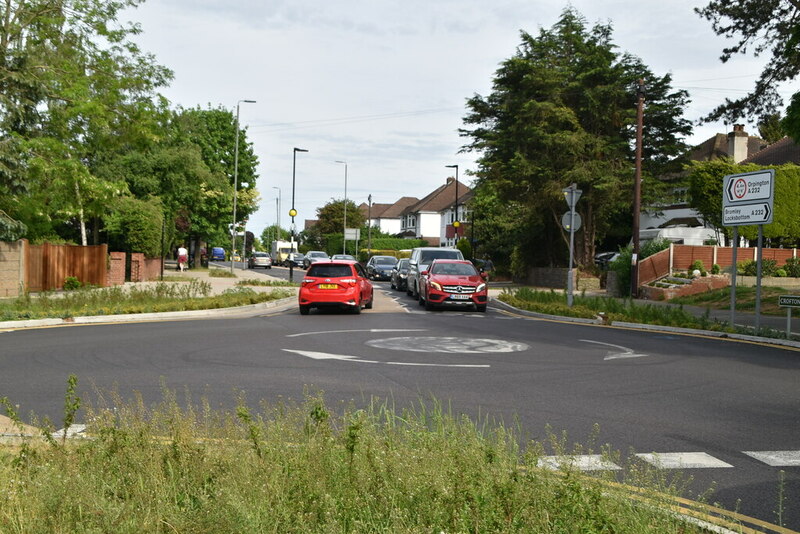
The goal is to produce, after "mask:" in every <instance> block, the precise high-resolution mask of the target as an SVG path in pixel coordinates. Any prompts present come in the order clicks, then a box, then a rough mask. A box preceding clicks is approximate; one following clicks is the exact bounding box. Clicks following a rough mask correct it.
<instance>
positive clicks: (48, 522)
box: [0, 377, 702, 534]
mask: <svg viewBox="0 0 800 534" xmlns="http://www.w3.org/2000/svg"><path fill="white" fill-rule="evenodd" d="M70 379H71V382H70V385H71V386H72V388H73V390H72V391H71V392H70V391H68V395H67V400H68V402H67V403H66V404H65V412H66V413H65V416H66V417H65V419H66V418H69V417H74V415H75V411H76V410H77V408H78V407H79V406H80V399H79V398H77V397H75V396H74V385H75V383H74V380H73V377H70ZM0 401H3V402H2V404H4V405H5V406H6V408H7V410H8V409H9V407H10V405H11V403H10V402H8V400H7V399H0ZM182 404H184V403H178V402H177V400H176V395H175V394H174V392H171V391H167V390H164V397H163V401H162V402H161V403H160V404H159V405H157V406H153V407H148V406H145V404H144V402H143V401H142V399H141V398H138V397H137V398H134V399H132V400H128V401H123V400H122V399H121V398H120V396H119V395H117V394H114V393H101V394H99V395H98V401H97V402H96V404H95V406H93V407H92V406H90V407H89V408H88V409H87V411H86V418H85V420H86V422H87V425H88V432H89V436H90V438H91V439H87V440H63V441H62V440H60V439H57V437H56V436H53V435H52V434H49V433H47V432H46V433H45V434H46V435H45V437H46V438H47V439H46V440H45V441H39V442H35V443H34V442H32V441H31V442H26V443H23V445H22V447H21V448H20V449H18V450H16V451H13V452H9V451H6V450H3V449H0V488H2V491H0V532H26V533H39V532H42V533H45V532H47V533H49V532H71V533H84V532H85V533H88V532H115V533H127V532H130V533H140V532H214V533H228V532H230V533H234V532H235V533H240V532H303V533H305V532H319V533H329V532H333V533H337V532H392V533H406V532H408V533H411V532H435V533H439V532H542V533H561V532H620V533H622V532H631V533H634V532H635V533H637V534H638V533H659V534H663V533H676V534H677V533H681V534H690V533H694V532H702V530H701V529H699V528H698V527H696V526H694V525H692V524H689V523H686V522H684V521H683V520H682V519H681V518H679V517H677V516H676V515H674V514H672V513H670V512H667V511H665V510H667V508H666V504H667V502H668V501H665V502H664V506H660V505H659V501H658V499H659V497H653V499H654V500H651V501H650V502H649V504H648V505H645V506H643V505H641V504H639V503H638V502H637V501H635V500H633V499H630V498H629V493H628V492H627V490H624V489H617V488H615V486H613V485H610V484H608V482H609V479H610V478H611V477H613V476H614V475H613V474H612V473H611V472H606V473H603V474H600V475H598V478H589V477H586V476H584V475H583V474H581V473H580V472H579V471H577V470H576V469H574V468H572V467H570V466H569V464H565V467H562V468H561V469H560V470H558V471H553V470H549V469H544V468H541V467H539V465H540V460H541V454H542V451H543V450H544V447H545V444H536V443H528V444H527V447H526V449H525V451H524V452H523V451H522V450H521V447H520V443H519V441H518V438H517V436H516V435H515V433H514V431H513V430H511V429H508V428H504V427H503V426H501V425H497V426H494V427H489V426H488V425H481V426H478V425H476V424H474V423H473V422H471V421H470V420H469V419H467V418H466V417H464V416H458V415H454V414H452V413H450V412H449V411H446V410H445V409H443V407H442V405H441V404H440V403H438V402H436V401H430V402H422V401H420V402H418V403H417V404H415V405H414V406H413V407H411V408H408V409H406V410H403V411H402V412H400V413H397V412H396V411H395V410H394V409H393V408H392V407H391V406H390V405H388V404H387V403H385V402H382V401H379V400H373V401H372V402H368V403H366V406H365V407H364V408H361V409H358V408H356V407H354V406H352V405H347V406H342V407H341V409H340V410H337V411H338V412H339V413H338V414H337V413H335V412H334V410H333V409H332V408H331V407H329V406H328V405H326V403H325V401H324V399H323V395H322V393H314V394H308V393H307V394H306V396H305V399H304V401H302V402H299V403H293V402H288V401H287V402H281V403H278V404H276V405H270V404H267V403H264V402H262V403H261V409H260V411H259V412H254V411H252V410H251V408H250V407H249V406H248V405H247V404H246V402H245V401H244V398H243V395H242V396H240V399H239V402H238V406H237V408H236V410H235V411H234V412H230V411H219V410H213V409H211V407H210V406H209V404H208V403H207V402H205V401H201V403H200V404H199V405H193V404H192V403H191V402H189V401H188V400H187V402H186V403H185V405H186V406H187V407H182V406H181V405H182ZM10 415H12V416H14V417H16V416H15V414H13V413H11V414H10ZM559 441H560V440H559V439H553V442H554V443H556V444H558V443H559ZM634 471H635V473H634V476H635V480H634V482H636V483H637V485H638V486H641V485H642V484H643V483H644V484H645V486H646V487H647V488H648V489H649V490H654V491H657V492H658V495H663V492H667V494H672V493H674V492H675V491H676V489H677V486H676V485H675V484H673V483H666V482H665V480H664V479H663V478H660V477H659V476H650V475H645V474H644V471H642V470H638V471H636V470H634ZM653 495H656V493H653Z"/></svg>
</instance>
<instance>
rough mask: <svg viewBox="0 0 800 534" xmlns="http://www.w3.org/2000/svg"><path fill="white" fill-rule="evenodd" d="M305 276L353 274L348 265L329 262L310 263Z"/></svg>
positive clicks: (338, 276)
mask: <svg viewBox="0 0 800 534" xmlns="http://www.w3.org/2000/svg"><path fill="white" fill-rule="evenodd" d="M306 276H313V277H318V278H342V277H345V276H353V267H351V266H350V265H342V264H338V265H337V264H335V263H334V264H330V263H322V264H320V263H312V264H311V267H309V268H308V272H307V273H306Z"/></svg>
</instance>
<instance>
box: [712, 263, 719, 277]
mask: <svg viewBox="0 0 800 534" xmlns="http://www.w3.org/2000/svg"><path fill="white" fill-rule="evenodd" d="M720 271H721V269H720V267H719V265H718V264H716V263H715V264H714V265H712V266H711V274H719V273H720Z"/></svg>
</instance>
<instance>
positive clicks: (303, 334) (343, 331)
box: [286, 328, 426, 337]
mask: <svg viewBox="0 0 800 534" xmlns="http://www.w3.org/2000/svg"><path fill="white" fill-rule="evenodd" d="M425 331H426V329H424V328H368V329H364V330H323V331H321V332H302V333H300V334H289V335H287V336H286V337H301V336H316V335H319V334H348V333H351V332H373V333H381V332H425Z"/></svg>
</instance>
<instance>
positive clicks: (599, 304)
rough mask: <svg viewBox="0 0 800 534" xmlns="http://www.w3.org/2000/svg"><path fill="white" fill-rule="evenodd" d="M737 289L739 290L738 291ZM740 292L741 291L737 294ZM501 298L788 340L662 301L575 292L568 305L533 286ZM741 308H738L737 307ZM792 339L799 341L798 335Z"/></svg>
mask: <svg viewBox="0 0 800 534" xmlns="http://www.w3.org/2000/svg"><path fill="white" fill-rule="evenodd" d="M737 291H738V290H737ZM737 295H738V293H737ZM498 298H499V299H500V300H501V301H503V302H505V303H507V304H510V305H511V306H514V307H515V308H519V309H521V310H527V311H532V312H537V313H544V314H548V315H557V316H561V317H580V318H584V319H596V318H598V317H600V316H601V314H602V316H603V317H604V320H605V321H606V322H614V321H621V322H628V323H640V324H653V325H660V326H672V327H676V328H694V329H699V330H710V331H714V332H730V333H737V334H746V335H756V336H760V337H769V338H775V339H786V332H785V331H782V330H775V329H772V328H769V327H761V328H759V329H758V330H756V329H755V328H748V327H742V326H735V327H734V328H731V327H730V325H729V324H728V322H727V321H719V320H717V319H713V318H711V317H710V315H709V313H710V312H709V310H708V307H707V308H706V313H705V314H704V315H701V316H699V317H698V316H696V315H694V314H691V313H689V312H687V311H685V310H684V309H683V305H682V304H680V303H677V304H678V305H677V306H669V305H661V304H637V303H635V302H634V301H633V300H631V299H615V298H609V297H587V296H586V295H583V294H581V295H574V298H573V305H572V307H569V306H567V296H566V293H565V292H563V291H555V290H550V291H536V290H533V289H530V288H524V287H523V288H519V289H512V290H506V291H504V292H503V293H501V294H500V295H499V296H498ZM737 309H738V308H737ZM792 339H794V340H797V339H798V337H797V336H793V337H792Z"/></svg>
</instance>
